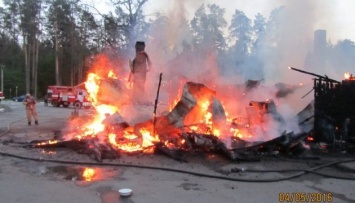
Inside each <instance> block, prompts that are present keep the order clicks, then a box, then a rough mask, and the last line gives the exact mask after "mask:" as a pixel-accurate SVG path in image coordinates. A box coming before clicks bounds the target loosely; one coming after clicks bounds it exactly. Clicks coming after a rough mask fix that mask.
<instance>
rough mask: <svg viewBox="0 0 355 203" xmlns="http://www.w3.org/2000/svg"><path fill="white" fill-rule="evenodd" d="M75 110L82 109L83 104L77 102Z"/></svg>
mask: <svg viewBox="0 0 355 203" xmlns="http://www.w3.org/2000/svg"><path fill="white" fill-rule="evenodd" d="M74 108H76V109H80V108H81V103H80V102H78V101H77V102H75V103H74Z"/></svg>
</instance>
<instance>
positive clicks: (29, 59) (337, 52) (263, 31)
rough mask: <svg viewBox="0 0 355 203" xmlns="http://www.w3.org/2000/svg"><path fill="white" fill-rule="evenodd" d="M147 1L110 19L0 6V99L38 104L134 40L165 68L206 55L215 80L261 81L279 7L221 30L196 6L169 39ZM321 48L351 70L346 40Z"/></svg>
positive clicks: (78, 5)
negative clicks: (251, 76)
mask: <svg viewBox="0 0 355 203" xmlns="http://www.w3.org/2000/svg"><path fill="white" fill-rule="evenodd" d="M148 1H149V0H128V1H127V0H110V1H109V3H110V5H111V6H112V8H114V12H109V13H101V12H100V11H99V10H97V9H96V8H95V5H88V4H87V3H86V2H85V1H82V0H3V7H0V19H1V20H0V68H2V69H3V70H4V74H5V77H4V93H5V95H6V97H7V98H9V97H11V96H15V94H18V95H20V94H24V93H26V92H31V93H32V94H34V95H35V96H37V97H42V96H43V95H44V94H45V92H46V88H47V86H48V85H54V84H56V85H76V84H79V83H81V82H83V81H84V80H85V75H86V73H87V71H88V70H89V68H90V64H91V62H92V60H93V59H94V56H95V54H98V53H102V52H109V53H110V54H111V55H112V57H116V58H122V59H124V58H127V57H129V54H131V53H132V47H134V43H135V41H136V40H149V42H150V43H151V44H154V46H155V47H156V50H155V52H156V53H155V54H156V55H159V54H161V55H164V56H166V58H167V61H174V59H177V58H179V57H181V56H184V54H185V55H191V54H192V55H194V56H195V57H196V58H198V57H199V56H203V55H208V54H211V53H212V54H213V55H214V56H215V57H216V61H217V63H218V64H217V65H218V67H219V69H220V70H219V71H220V73H221V74H225V75H229V74H236V75H243V74H244V75H245V77H248V74H246V72H247V71H246V70H248V71H250V70H251V71H252V72H253V73H256V75H257V77H259V78H262V77H263V74H264V71H265V64H264V63H265V60H267V59H266V57H265V54H264V52H263V50H265V49H268V50H271V51H272V50H273V49H275V45H274V43H273V40H277V36H276V35H275V34H274V33H275V32H274V31H275V30H276V28H277V26H279V24H278V22H279V19H280V18H282V13H283V12H284V10H285V8H284V7H280V8H276V9H275V10H273V11H272V12H271V14H270V16H269V18H268V19H267V18H265V17H264V16H263V15H261V14H257V15H256V16H255V17H254V18H253V20H252V19H250V18H249V17H248V16H246V14H245V13H244V12H243V11H242V10H238V9H236V10H235V12H234V14H233V16H232V19H231V22H230V23H228V22H227V21H226V19H225V17H224V15H225V9H224V8H221V7H220V6H218V5H216V4H208V5H205V4H202V5H201V6H200V7H199V8H198V9H197V10H196V11H195V13H194V16H193V18H192V19H191V20H186V19H184V18H182V19H181V20H179V22H178V25H177V27H178V29H176V28H175V30H174V33H172V32H168V31H169V26H171V18H172V16H169V15H168V14H161V13H155V14H154V15H148V14H146V12H145V5H146V4H147V2H148ZM226 30H227V32H226ZM226 33H227V34H226ZM174 35H176V36H174ZM172 38H173V40H172ZM172 41H174V42H172ZM327 49H328V51H327V53H329V54H328V55H327V57H328V58H329V61H330V64H331V65H333V66H346V67H353V66H354V65H355V59H354V58H355V57H354V54H355V45H354V42H353V41H351V40H342V41H339V42H338V43H337V44H335V45H333V44H331V43H330V42H329V43H328V46H327ZM158 52H159V53H158ZM336 57H340V58H341V59H342V60H337V58H336ZM15 91H16V93H15Z"/></svg>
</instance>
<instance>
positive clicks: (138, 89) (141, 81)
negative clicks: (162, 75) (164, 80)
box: [131, 41, 151, 103]
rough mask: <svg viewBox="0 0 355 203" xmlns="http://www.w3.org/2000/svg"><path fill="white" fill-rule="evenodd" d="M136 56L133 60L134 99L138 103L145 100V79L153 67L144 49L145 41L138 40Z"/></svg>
mask: <svg viewBox="0 0 355 203" xmlns="http://www.w3.org/2000/svg"><path fill="white" fill-rule="evenodd" d="M135 48H136V57H135V58H134V60H133V62H132V70H131V71H132V73H133V100H134V101H135V102H137V103H142V102H144V100H145V90H144V89H145V88H144V86H145V81H146V77H147V72H148V71H149V70H150V68H151V61H150V60H149V56H148V54H147V53H146V52H145V51H144V49H145V43H144V42H142V41H137V42H136V45H135Z"/></svg>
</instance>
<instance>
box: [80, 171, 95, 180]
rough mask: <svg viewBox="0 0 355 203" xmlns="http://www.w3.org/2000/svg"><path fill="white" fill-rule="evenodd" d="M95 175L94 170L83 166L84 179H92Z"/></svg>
mask: <svg viewBox="0 0 355 203" xmlns="http://www.w3.org/2000/svg"><path fill="white" fill-rule="evenodd" d="M94 176H95V170H94V169H92V168H85V169H84V171H83V174H82V177H83V179H84V180H85V181H92V180H93V178H94Z"/></svg>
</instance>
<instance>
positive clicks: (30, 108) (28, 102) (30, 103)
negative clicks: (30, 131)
mask: <svg viewBox="0 0 355 203" xmlns="http://www.w3.org/2000/svg"><path fill="white" fill-rule="evenodd" d="M36 103H37V102H36V100H35V99H34V98H33V97H32V96H31V94H29V93H27V94H26V98H25V100H24V101H23V104H24V105H25V106H26V115H27V121H28V125H31V122H32V117H33V119H34V121H35V124H36V125H38V114H37V110H36Z"/></svg>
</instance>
